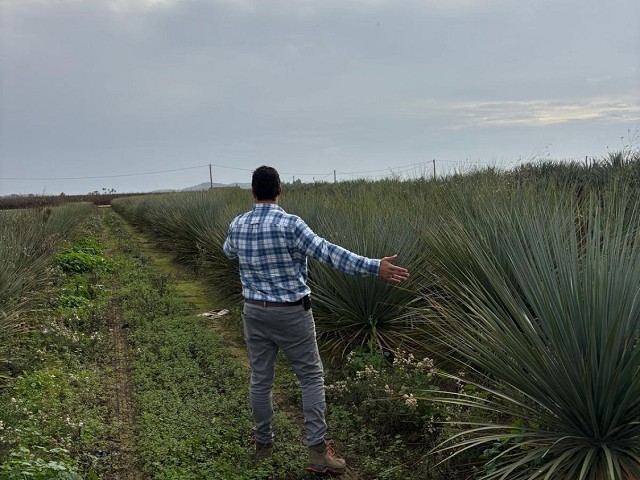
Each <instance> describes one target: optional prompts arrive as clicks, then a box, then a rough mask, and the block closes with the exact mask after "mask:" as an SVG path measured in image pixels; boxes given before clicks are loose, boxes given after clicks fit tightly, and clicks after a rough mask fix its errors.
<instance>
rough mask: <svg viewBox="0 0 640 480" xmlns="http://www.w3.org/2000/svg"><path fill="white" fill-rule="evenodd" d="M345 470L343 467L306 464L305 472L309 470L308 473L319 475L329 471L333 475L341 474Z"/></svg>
mask: <svg viewBox="0 0 640 480" xmlns="http://www.w3.org/2000/svg"><path fill="white" fill-rule="evenodd" d="M345 471H346V469H345V468H341V469H338V468H331V467H328V466H326V465H325V466H320V465H315V466H312V465H308V466H307V472H309V473H317V474H319V475H322V474H323V473H331V474H334V475H342V474H343V473H344V472H345Z"/></svg>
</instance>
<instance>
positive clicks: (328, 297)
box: [283, 182, 423, 357]
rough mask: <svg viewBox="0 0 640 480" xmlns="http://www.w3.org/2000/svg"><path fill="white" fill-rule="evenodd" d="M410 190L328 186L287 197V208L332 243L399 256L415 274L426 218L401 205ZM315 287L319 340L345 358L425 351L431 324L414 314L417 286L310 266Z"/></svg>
mask: <svg viewBox="0 0 640 480" xmlns="http://www.w3.org/2000/svg"><path fill="white" fill-rule="evenodd" d="M410 188H411V187H410V186H409V185H404V184H402V183H400V182H388V183H378V184H368V183H364V182H349V183H344V184H340V185H336V186H328V185H325V186H323V187H322V188H318V187H316V188H314V189H313V190H311V189H309V190H311V192H310V191H308V190H307V191H305V192H294V193H293V194H291V195H286V192H285V199H284V201H283V206H284V207H285V209H286V210H287V211H290V212H292V213H295V214H299V215H300V216H301V217H302V218H303V219H304V220H305V221H306V223H307V224H308V225H309V226H310V227H311V228H312V229H313V230H314V231H315V232H316V233H317V234H318V235H321V236H323V237H325V238H326V239H327V240H329V241H330V242H332V243H335V244H337V245H340V246H342V247H344V248H347V249H349V250H351V251H353V252H355V253H358V254H360V255H364V256H367V257H370V258H382V257H383V256H388V255H393V254H398V255H399V256H398V260H397V263H398V264H400V265H403V266H405V267H407V268H408V269H409V270H410V271H412V270H415V269H418V268H422V262H421V259H422V249H421V246H420V243H419V241H420V239H419V236H418V235H417V233H416V228H417V220H418V217H417V214H416V213H415V212H412V211H411V210H410V209H408V208H407V204H404V205H403V204H402V203H400V202H397V201H396V200H397V198H398V197H400V196H401V195H404V194H405V193H406V192H404V190H405V189H410ZM298 193H302V195H299V194H298ZM408 195H411V193H409V194H408ZM381 197H384V198H389V199H390V201H389V202H381V201H380V200H381ZM309 285H310V287H311V290H312V303H313V313H314V318H315V321H316V329H317V332H318V336H319V338H320V339H321V340H322V342H323V344H324V346H325V347H326V348H328V349H330V350H332V351H333V352H334V353H335V354H337V355H338V356H339V357H340V356H342V355H344V354H345V353H347V352H349V351H350V350H352V349H353V348H355V347H356V346H364V347H366V348H368V349H371V350H395V349H398V348H401V347H404V348H407V349H409V348H417V347H418V346H419V344H420V335H421V331H422V327H423V319H422V318H420V317H415V316H411V315H409V314H408V310H407V306H408V305H409V304H414V303H415V301H416V297H417V295H416V293H415V288H414V287H413V286H412V285H411V283H408V284H403V285H399V286H396V285H392V284H387V283H385V282H382V281H381V280H379V279H377V278H376V277H373V276H366V277H355V276H350V275H346V274H344V273H342V272H339V271H337V270H334V269H333V268H332V267H330V266H328V265H326V264H324V263H322V262H319V261H317V260H315V259H310V260H309Z"/></svg>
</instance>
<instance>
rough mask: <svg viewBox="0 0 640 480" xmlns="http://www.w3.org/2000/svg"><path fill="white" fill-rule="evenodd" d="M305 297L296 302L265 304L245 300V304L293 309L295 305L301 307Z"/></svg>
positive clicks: (265, 302) (260, 301)
mask: <svg viewBox="0 0 640 480" xmlns="http://www.w3.org/2000/svg"><path fill="white" fill-rule="evenodd" d="M304 298H305V297H303V298H301V299H300V300H298V301H296V302H267V301H264V300H251V299H249V298H245V299H244V301H245V303H250V304H252V305H261V306H263V307H295V306H297V305H302V303H303V300H304Z"/></svg>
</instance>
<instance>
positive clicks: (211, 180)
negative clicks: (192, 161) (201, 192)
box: [209, 164, 213, 188]
mask: <svg viewBox="0 0 640 480" xmlns="http://www.w3.org/2000/svg"><path fill="white" fill-rule="evenodd" d="M209 183H210V184H211V186H210V187H209V188H213V174H212V173H211V164H209Z"/></svg>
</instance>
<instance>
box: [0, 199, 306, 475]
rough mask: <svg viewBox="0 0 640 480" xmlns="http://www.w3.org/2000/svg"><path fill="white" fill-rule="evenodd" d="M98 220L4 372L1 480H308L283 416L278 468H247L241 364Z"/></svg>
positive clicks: (55, 270)
mask: <svg viewBox="0 0 640 480" xmlns="http://www.w3.org/2000/svg"><path fill="white" fill-rule="evenodd" d="M92 211H93V213H92V214H90V215H89V216H88V217H87V218H85V221H84V222H83V225H82V228H81V229H80V230H78V231H76V235H75V236H74V238H73V241H71V242H67V243H65V244H63V245H60V246H59V247H58V249H57V253H56V254H55V266H54V267H52V268H50V270H49V271H48V275H47V282H46V284H45V285H41V286H40V288H39V294H36V293H35V292H34V297H33V301H32V303H31V306H30V307H31V308H30V309H28V310H24V311H23V315H24V316H25V320H28V321H29V322H30V325H31V328H30V329H29V331H28V332H27V333H26V334H24V335H22V336H20V337H19V338H18V341H17V342H16V344H15V345H14V348H13V350H12V352H13V353H14V354H15V356H14V357H13V363H12V366H11V368H8V367H6V368H5V366H3V370H2V372H3V374H4V375H5V377H6V379H5V381H4V382H3V384H2V385H1V386H0V479H24V478H35V479H43V480H44V479H47V480H54V479H67V480H69V479H72V480H73V479H97V478H104V479H111V478H123V479H138V478H157V479H176V478H180V479H189V478H193V479H200V478H214V479H247V480H248V479H261V478H264V479H270V478H289V479H299V478H306V474H305V473H304V461H305V456H304V454H305V453H306V452H305V450H304V446H303V445H302V442H301V434H302V432H301V426H300V424H299V422H298V420H297V419H294V418H290V417H289V416H287V415H286V414H285V413H284V412H279V413H278V414H277V415H276V417H275V423H276V425H277V429H278V432H279V436H280V438H281V439H282V447H281V448H279V449H277V450H276V453H275V457H274V458H275V460H276V461H275V463H271V462H269V463H262V464H254V463H253V448H254V447H253V444H252V440H251V430H252V426H251V424H250V422H251V420H250V417H251V416H250V407H249V400H248V374H249V372H248V371H247V369H246V368H245V366H244V364H243V363H242V361H241V360H240V359H238V358H237V357H234V356H233V355H230V354H229V350H228V347H227V346H226V345H223V343H222V341H221V340H220V337H219V335H218V334H217V333H216V331H215V330H214V329H213V328H212V326H211V323H210V321H208V320H207V319H206V318H204V317H202V316H196V315H194V306H193V305H192V304H191V303H189V302H187V301H185V299H184V298H183V296H182V295H180V294H179V293H178V291H177V288H176V286H175V279H174V278H173V277H172V275H171V274H168V273H167V272H166V271H164V270H162V269H161V268H159V267H158V266H157V265H156V264H155V263H154V262H152V261H151V260H150V259H149V258H148V257H146V256H145V255H143V254H142V253H141V247H140V245H139V244H138V243H137V240H136V238H134V237H133V235H132V234H131V231H130V229H129V228H128V227H126V226H125V225H124V223H123V221H122V220H121V219H120V218H119V217H117V216H116V215H115V214H114V213H112V212H110V211H109V210H106V211H105V210H102V211H100V212H96V211H95V209H92ZM278 381H279V382H281V383H282V382H288V383H290V382H291V381H292V374H291V372H290V371H285V372H281V374H280V375H279V380H278Z"/></svg>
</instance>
